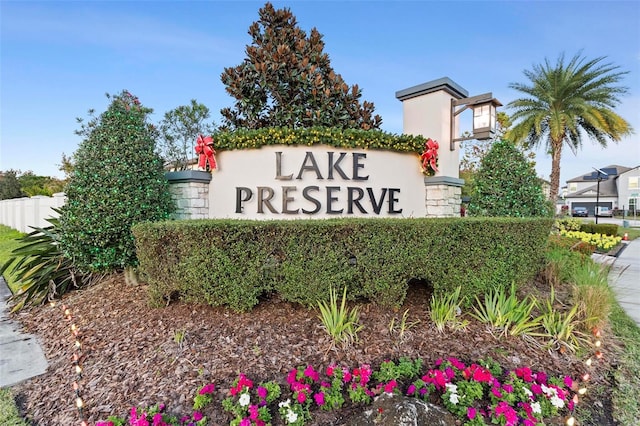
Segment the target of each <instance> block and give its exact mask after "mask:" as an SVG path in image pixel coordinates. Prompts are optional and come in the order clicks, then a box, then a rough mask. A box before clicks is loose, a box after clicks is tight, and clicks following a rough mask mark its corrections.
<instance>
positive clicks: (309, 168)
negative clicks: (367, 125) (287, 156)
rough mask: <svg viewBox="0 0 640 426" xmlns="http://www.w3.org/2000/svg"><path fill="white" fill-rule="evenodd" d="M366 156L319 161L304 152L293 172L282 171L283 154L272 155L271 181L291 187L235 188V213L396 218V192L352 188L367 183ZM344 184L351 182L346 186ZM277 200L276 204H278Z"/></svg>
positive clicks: (334, 156)
mask: <svg viewBox="0 0 640 426" xmlns="http://www.w3.org/2000/svg"><path fill="white" fill-rule="evenodd" d="M316 155H317V154H316ZM366 158H367V154H366V153H362V152H354V153H351V154H348V153H346V152H340V153H337V152H331V151H330V152H327V153H326V157H325V158H322V159H321V160H326V161H321V162H320V164H322V167H321V166H319V165H318V164H319V161H318V159H317V158H316V156H314V154H313V152H309V151H307V152H306V153H305V157H304V160H303V161H302V163H301V164H300V167H298V168H297V169H295V170H283V167H282V164H283V153H282V152H276V153H275V179H276V180H278V181H282V182H289V181H290V182H291V185H281V186H280V187H279V188H276V187H272V186H257V187H255V188H248V187H244V186H238V187H236V197H235V200H236V206H235V212H236V213H243V212H246V211H245V209H246V208H253V207H254V206H255V208H256V212H257V213H258V214H264V213H266V212H267V211H269V212H271V213H273V214H291V215H295V214H300V213H303V214H308V215H313V214H316V213H321V212H323V213H326V214H336V215H340V214H354V213H358V214H376V215H379V214H380V213H381V212H384V213H388V214H400V213H402V208H399V207H398V203H399V198H398V197H399V196H400V188H377V189H376V188H372V187H366V186H364V187H363V186H362V184H361V186H355V184H356V183H362V182H366V181H368V180H369V175H368V174H367V173H366V170H365V162H366ZM310 179H315V180H316V181H325V180H327V181H331V183H334V182H336V183H337V182H345V183H346V185H345V183H342V184H341V185H340V184H336V185H320V184H316V185H303V184H302V181H305V182H308V181H309V180H310ZM298 182H299V184H296V183H298ZM348 182H353V184H352V185H349V184H348ZM277 200H280V202H278V201H277Z"/></svg>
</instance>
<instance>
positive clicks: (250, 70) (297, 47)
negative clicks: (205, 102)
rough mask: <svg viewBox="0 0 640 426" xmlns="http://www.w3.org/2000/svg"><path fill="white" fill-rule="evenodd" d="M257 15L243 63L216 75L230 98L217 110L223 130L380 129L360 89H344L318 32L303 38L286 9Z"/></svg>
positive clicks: (271, 9) (265, 10) (269, 8)
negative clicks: (228, 103) (229, 102)
mask: <svg viewBox="0 0 640 426" xmlns="http://www.w3.org/2000/svg"><path fill="white" fill-rule="evenodd" d="M258 14H259V17H260V18H259V20H258V21H257V22H254V23H253V24H252V25H251V27H250V28H249V35H250V36H251V38H252V39H253V43H252V44H250V45H248V46H247V47H246V53H247V57H246V59H245V60H244V61H243V62H242V63H241V64H240V65H238V66H235V67H231V68H225V70H224V72H223V73H222V76H221V79H222V82H223V83H224V85H225V86H226V91H227V93H228V94H229V95H231V96H232V97H233V98H234V99H235V100H236V101H235V105H234V106H233V107H232V108H224V109H222V110H221V111H220V112H221V114H222V116H223V128H225V129H236V128H247V129H257V128H261V127H291V128H299V127H313V126H326V127H339V128H356V129H365V130H368V129H378V128H379V127H380V125H381V124H382V119H381V118H380V116H379V115H374V105H373V103H371V102H367V101H364V102H363V103H360V97H361V95H362V93H361V90H360V88H359V87H358V86H357V85H354V86H349V85H347V83H345V81H344V80H343V79H342V77H341V76H340V74H337V73H336V72H335V71H334V70H333V68H332V67H331V63H330V61H329V55H327V54H326V53H324V52H323V49H324V42H323V41H322V35H321V34H320V33H319V32H318V30H316V29H315V28H313V29H312V30H311V33H310V34H309V35H308V36H307V34H306V33H305V32H304V31H303V30H302V29H300V28H299V27H298V25H297V21H296V18H295V16H293V14H292V13H291V11H290V10H289V9H286V8H285V9H274V7H273V5H272V4H271V3H266V4H265V6H264V7H263V8H262V9H260V10H259V12H258Z"/></svg>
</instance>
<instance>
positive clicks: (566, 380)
mask: <svg viewBox="0 0 640 426" xmlns="http://www.w3.org/2000/svg"><path fill="white" fill-rule="evenodd" d="M564 385H565V386H566V387H568V388H571V386H573V380H572V379H571V377H569V376H565V377H564Z"/></svg>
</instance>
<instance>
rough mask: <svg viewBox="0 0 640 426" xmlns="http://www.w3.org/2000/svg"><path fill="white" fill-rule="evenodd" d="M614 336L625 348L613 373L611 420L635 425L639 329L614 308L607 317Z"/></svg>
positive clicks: (639, 395)
mask: <svg viewBox="0 0 640 426" xmlns="http://www.w3.org/2000/svg"><path fill="white" fill-rule="evenodd" d="M610 321H611V327H612V329H613V332H614V334H615V335H616V336H617V337H618V339H619V340H620V341H621V343H622V344H623V345H624V347H623V352H622V355H621V358H620V363H619V365H618V368H617V370H616V371H615V373H614V378H615V380H616V385H617V386H615V388H614V389H613V395H612V400H613V418H614V419H615V420H617V421H618V422H619V424H621V425H632V424H637V423H636V422H637V421H638V419H639V418H640V328H638V326H637V325H636V324H635V323H634V322H633V320H632V319H631V318H629V316H628V315H627V314H626V313H625V312H624V311H623V310H622V308H621V307H620V305H618V304H615V305H614V307H613V310H612V311H611V316H610Z"/></svg>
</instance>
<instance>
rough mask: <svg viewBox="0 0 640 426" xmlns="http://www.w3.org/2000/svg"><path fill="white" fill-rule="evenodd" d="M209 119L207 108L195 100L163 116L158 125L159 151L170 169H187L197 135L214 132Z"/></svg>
mask: <svg viewBox="0 0 640 426" xmlns="http://www.w3.org/2000/svg"><path fill="white" fill-rule="evenodd" d="M209 117H210V112H209V108H207V107H206V106H205V105H204V104H201V103H198V102H197V101H196V100H195V99H191V102H190V103H189V104H188V105H181V106H179V107H177V108H175V109H172V110H171V111H168V112H166V113H165V114H164V118H163V119H162V121H161V122H160V125H159V130H160V149H161V151H162V156H163V157H164V160H165V161H166V162H168V163H169V164H170V165H171V167H173V168H175V169H176V170H186V169H187V167H188V165H189V162H190V160H191V159H193V158H194V157H196V153H195V151H194V148H195V144H196V139H197V137H198V135H199V134H202V135H210V134H211V133H212V132H213V131H214V130H215V124H214V123H213V121H210V120H209Z"/></svg>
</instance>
